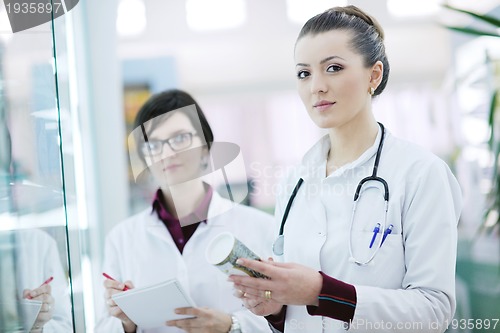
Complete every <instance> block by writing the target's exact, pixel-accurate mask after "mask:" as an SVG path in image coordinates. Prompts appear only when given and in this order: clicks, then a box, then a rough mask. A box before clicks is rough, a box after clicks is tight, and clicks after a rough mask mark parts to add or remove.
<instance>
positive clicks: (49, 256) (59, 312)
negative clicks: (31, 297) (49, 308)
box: [43, 236, 73, 333]
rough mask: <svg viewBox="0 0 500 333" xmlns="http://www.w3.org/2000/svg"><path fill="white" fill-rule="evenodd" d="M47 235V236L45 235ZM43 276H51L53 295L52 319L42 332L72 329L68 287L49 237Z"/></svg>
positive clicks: (54, 247) (64, 331) (59, 260)
mask: <svg viewBox="0 0 500 333" xmlns="http://www.w3.org/2000/svg"><path fill="white" fill-rule="evenodd" d="M47 237H49V236H47ZM44 270H45V273H44V276H53V277H54V280H53V281H52V282H51V284H50V285H51V290H52V292H51V294H52V297H54V312H53V314H52V319H51V320H49V321H48V322H47V323H46V324H45V325H44V326H43V332H44V333H67V332H72V331H73V321H72V318H71V302H70V295H69V293H70V289H69V286H68V279H67V278H66V274H65V273H64V270H63V267H62V264H61V259H60V257H59V253H58V250H57V245H56V243H55V241H54V240H53V239H52V238H50V239H49V243H48V249H47V253H46V256H45V265H44Z"/></svg>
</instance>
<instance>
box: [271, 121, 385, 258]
mask: <svg viewBox="0 0 500 333" xmlns="http://www.w3.org/2000/svg"><path fill="white" fill-rule="evenodd" d="M378 124H379V126H380V129H381V130H382V135H381V137H380V143H379V144H378V148H377V154H376V155H375V163H374V165H373V171H372V175H371V176H368V177H365V178H363V179H361V181H360V182H359V184H358V187H357V188H356V192H355V193H354V202H353V206H352V215H351V221H350V228H349V255H350V258H349V261H351V262H354V263H356V264H357V265H360V266H364V265H368V264H369V263H370V262H372V261H373V259H374V258H375V256H376V255H377V253H378V251H379V250H380V248H381V245H382V241H383V238H382V237H378V238H379V240H378V244H377V246H376V248H375V250H374V251H372V254H371V256H370V257H369V258H368V259H367V260H358V259H356V258H355V257H354V254H353V251H352V228H353V225H354V216H355V215H356V206H357V204H358V199H359V198H360V197H361V194H362V193H363V191H364V190H365V189H367V187H366V186H365V187H363V185H364V184H365V183H367V182H370V181H375V182H379V183H381V184H382V185H383V186H384V193H383V194H384V201H385V205H384V210H385V213H384V220H383V222H382V225H381V227H382V230H386V225H387V211H388V208H389V186H388V185H387V182H386V181H385V180H384V179H383V178H381V177H378V176H377V170H378V165H379V162H380V155H381V154H382V147H383V145H384V138H385V128H384V125H382V124H381V123H378ZM303 182H304V180H303V179H302V178H300V179H299V181H298V182H297V184H296V185H295V188H294V189H293V192H292V194H291V196H290V199H288V203H287V205H286V207H285V212H284V214H283V218H282V220H281V226H280V230H279V235H278V237H277V238H276V240H275V241H274V244H273V253H274V254H275V255H277V256H282V255H283V253H284V247H285V235H284V231H285V224H286V221H287V218H288V214H289V213H290V209H291V207H292V204H293V200H294V199H295V196H296V195H297V192H298V191H299V189H300V187H301V186H302V183H303ZM373 187H375V188H377V189H380V188H379V187H377V186H373Z"/></svg>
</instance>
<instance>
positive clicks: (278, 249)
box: [273, 235, 285, 256]
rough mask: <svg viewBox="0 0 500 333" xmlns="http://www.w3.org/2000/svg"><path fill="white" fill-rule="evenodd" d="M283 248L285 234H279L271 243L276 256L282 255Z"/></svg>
mask: <svg viewBox="0 0 500 333" xmlns="http://www.w3.org/2000/svg"><path fill="white" fill-rule="evenodd" d="M284 249H285V236H284V235H279V236H278V238H276V240H275V241H274V244H273V253H274V254H275V255H277V256H282V255H283V253H285V251H284Z"/></svg>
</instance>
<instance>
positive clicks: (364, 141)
mask: <svg viewBox="0 0 500 333" xmlns="http://www.w3.org/2000/svg"><path fill="white" fill-rule="evenodd" d="M378 128H379V126H378V124H377V122H376V121H375V118H373V115H372V114H371V113H370V116H368V117H360V118H359V119H353V121H350V122H349V123H347V124H345V125H342V126H340V127H335V128H331V129H330V131H329V133H328V134H329V136H330V151H329V153H328V159H327V175H329V174H330V173H331V172H333V171H334V170H336V169H338V168H340V167H342V166H343V165H345V164H347V163H351V162H353V161H355V160H357V159H358V158H359V157H360V156H361V154H363V153H364V152H365V151H366V150H367V149H368V148H369V147H371V146H372V145H373V142H374V141H375V139H376V137H377V133H378Z"/></svg>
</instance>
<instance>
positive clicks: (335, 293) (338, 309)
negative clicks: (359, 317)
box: [307, 272, 356, 322]
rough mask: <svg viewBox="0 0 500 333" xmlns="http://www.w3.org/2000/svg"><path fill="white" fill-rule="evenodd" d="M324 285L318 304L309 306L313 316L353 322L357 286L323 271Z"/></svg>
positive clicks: (308, 310)
mask: <svg viewBox="0 0 500 333" xmlns="http://www.w3.org/2000/svg"><path fill="white" fill-rule="evenodd" d="M319 273H320V274H321V276H322V277H323V285H322V286H321V291H320V294H319V296H318V301H319V304H318V306H312V305H308V306H307V312H308V313H309V314H310V315H312V316H325V317H330V318H334V319H338V320H342V321H345V322H351V321H352V319H353V317H354V310H355V309H356V288H355V287H354V286H353V285H351V284H348V283H345V282H342V281H340V280H337V279H335V278H332V277H331V276H328V275H326V274H325V273H323V272H319Z"/></svg>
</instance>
